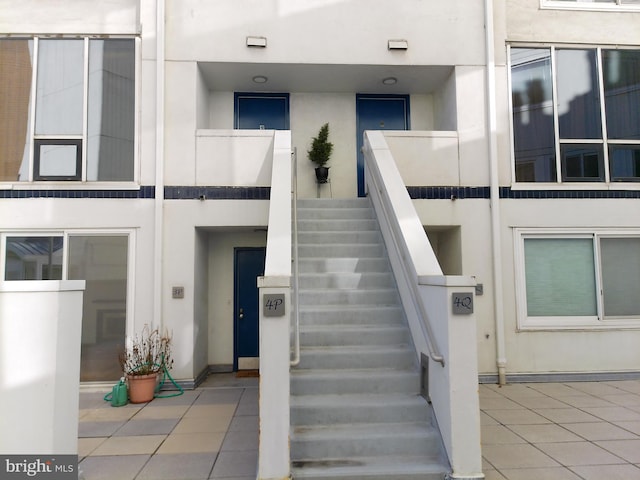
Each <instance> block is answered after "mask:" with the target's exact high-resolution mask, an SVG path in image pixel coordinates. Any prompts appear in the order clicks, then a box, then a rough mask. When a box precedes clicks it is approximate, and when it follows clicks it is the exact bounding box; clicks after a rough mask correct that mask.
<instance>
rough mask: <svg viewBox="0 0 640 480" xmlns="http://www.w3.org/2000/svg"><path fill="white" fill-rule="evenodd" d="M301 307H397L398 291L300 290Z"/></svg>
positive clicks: (378, 289)
mask: <svg viewBox="0 0 640 480" xmlns="http://www.w3.org/2000/svg"><path fill="white" fill-rule="evenodd" d="M298 298H299V302H300V305H307V306H311V305H367V306H369V305H397V304H398V303H399V301H400V300H399V294H398V291H397V290H396V289H394V288H366V289H365V288H360V289H357V290H341V289H337V288H325V289H315V290H314V289H310V290H303V289H300V291H299V293H298Z"/></svg>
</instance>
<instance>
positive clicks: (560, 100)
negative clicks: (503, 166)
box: [510, 47, 640, 183]
mask: <svg viewBox="0 0 640 480" xmlns="http://www.w3.org/2000/svg"><path fill="white" fill-rule="evenodd" d="M510 61H511V106H512V129H513V155H514V163H515V168H514V175H515V181H516V182H554V183H569V182H630V181H631V182H638V181H640V50H622V49H616V50H611V49H601V48H555V47H551V48H520V47H511V48H510Z"/></svg>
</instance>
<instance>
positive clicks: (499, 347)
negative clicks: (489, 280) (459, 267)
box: [484, 0, 507, 385]
mask: <svg viewBox="0 0 640 480" xmlns="http://www.w3.org/2000/svg"><path fill="white" fill-rule="evenodd" d="M484 26H485V28H484V30H485V51H486V84H487V95H486V99H487V100H486V101H487V130H488V131H487V134H488V138H489V142H488V154H489V168H490V174H489V175H490V187H489V190H490V194H491V198H490V200H489V206H490V209H491V236H492V252H491V253H492V263H493V304H494V309H495V324H496V357H497V358H496V363H497V367H498V384H499V385H505V384H506V383H507V382H506V367H507V357H506V353H505V340H504V309H503V299H502V257H501V248H500V183H499V177H498V150H497V139H496V138H497V127H496V124H497V122H496V82H495V51H494V48H495V46H494V35H493V28H494V26H493V0H485V2H484Z"/></svg>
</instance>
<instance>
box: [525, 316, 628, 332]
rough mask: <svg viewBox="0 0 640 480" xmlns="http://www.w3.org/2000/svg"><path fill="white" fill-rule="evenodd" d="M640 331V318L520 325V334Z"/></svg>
mask: <svg viewBox="0 0 640 480" xmlns="http://www.w3.org/2000/svg"><path fill="white" fill-rule="evenodd" d="M638 329H640V318H638V317H633V318H626V319H612V320H598V319H597V318H594V319H593V320H589V319H585V318H580V319H576V320H568V319H563V320H559V319H557V318H555V319H546V320H532V319H527V320H526V322H524V323H522V324H518V329H517V331H519V332H545V331H558V330H562V331H592V330H598V331H603V330H638Z"/></svg>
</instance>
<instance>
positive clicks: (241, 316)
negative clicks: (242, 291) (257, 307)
mask: <svg viewBox="0 0 640 480" xmlns="http://www.w3.org/2000/svg"><path fill="white" fill-rule="evenodd" d="M238 318H239V319H240V320H242V319H243V318H244V308H241V309H240V314H239V315H238Z"/></svg>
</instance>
